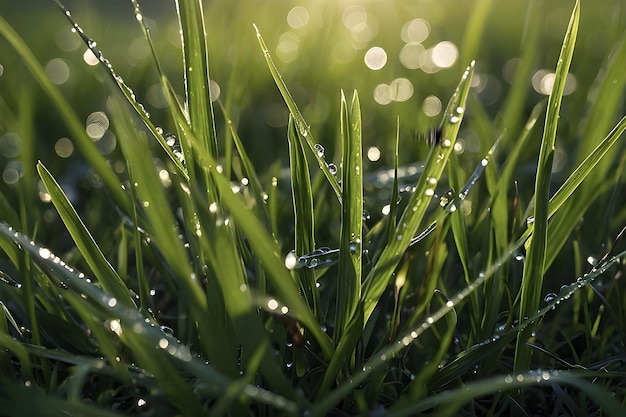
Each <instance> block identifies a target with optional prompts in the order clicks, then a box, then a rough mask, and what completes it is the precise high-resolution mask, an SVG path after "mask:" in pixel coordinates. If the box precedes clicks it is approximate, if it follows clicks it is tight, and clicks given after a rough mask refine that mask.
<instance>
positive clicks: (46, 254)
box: [39, 248, 52, 259]
mask: <svg viewBox="0 0 626 417" xmlns="http://www.w3.org/2000/svg"><path fill="white" fill-rule="evenodd" d="M39 256H40V257H41V258H42V259H50V257H51V256H52V252H50V249H48V248H39Z"/></svg>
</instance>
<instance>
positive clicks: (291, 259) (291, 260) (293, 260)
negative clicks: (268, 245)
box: [285, 250, 298, 270]
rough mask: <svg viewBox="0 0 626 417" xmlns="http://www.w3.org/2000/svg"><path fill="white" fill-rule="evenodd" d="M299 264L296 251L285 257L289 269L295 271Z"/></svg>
mask: <svg viewBox="0 0 626 417" xmlns="http://www.w3.org/2000/svg"><path fill="white" fill-rule="evenodd" d="M297 264H298V258H297V257H296V251H295V250H292V251H290V252H289V253H288V254H287V256H285V266H286V267H287V269H289V270H291V269H294V268H295V267H296V265H297Z"/></svg>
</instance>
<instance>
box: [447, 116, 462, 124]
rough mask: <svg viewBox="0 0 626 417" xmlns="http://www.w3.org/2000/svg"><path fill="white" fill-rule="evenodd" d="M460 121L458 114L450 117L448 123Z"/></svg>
mask: <svg viewBox="0 0 626 417" xmlns="http://www.w3.org/2000/svg"><path fill="white" fill-rule="evenodd" d="M460 121H461V118H460V117H459V116H452V117H450V123H459V122H460Z"/></svg>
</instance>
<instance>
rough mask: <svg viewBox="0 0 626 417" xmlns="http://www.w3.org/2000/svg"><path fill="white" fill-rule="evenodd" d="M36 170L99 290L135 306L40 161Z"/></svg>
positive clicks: (117, 276) (124, 286)
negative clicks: (102, 289)
mask: <svg viewBox="0 0 626 417" xmlns="http://www.w3.org/2000/svg"><path fill="white" fill-rule="evenodd" d="M37 171H38V172H39V176H40V177H41V180H42V181H43V183H44V184H45V186H46V189H47V190H48V194H50V197H51V199H52V203H53V204H54V207H56V209H57V211H58V212H59V215H60V216H61V219H62V220H63V223H65V227H67V230H68V231H69V232H70V235H71V236H72V239H74V243H76V247H77V248H78V250H79V251H80V253H81V254H82V255H83V257H84V258H85V261H87V264H88V265H89V268H91V271H92V272H93V273H94V275H95V276H96V277H97V278H98V281H99V282H100V284H101V285H102V287H103V288H104V289H105V290H106V291H108V292H109V293H111V294H113V296H115V297H116V298H117V300H118V301H119V302H120V303H122V304H124V305H125V306H126V307H135V304H134V302H133V300H132V298H131V296H130V292H129V291H128V287H127V286H126V284H125V283H124V281H122V278H120V276H119V275H118V274H117V272H116V271H115V269H114V268H113V266H111V264H110V263H109V261H108V260H107V259H106V258H105V257H104V254H103V253H102V251H101V250H100V248H99V247H98V244H97V243H96V241H95V240H94V238H93V237H92V236H91V233H89V230H87V227H86V226H85V224H84V223H83V221H82V220H81V219H80V217H78V213H76V210H75V209H74V207H72V204H71V203H70V201H69V199H68V198H67V196H66V195H65V193H64V192H63V190H62V189H61V187H60V186H59V184H58V183H57V182H56V180H55V179H54V177H53V176H52V174H50V172H49V171H48V169H47V168H46V167H45V166H44V165H43V164H42V163H41V162H39V163H38V164H37Z"/></svg>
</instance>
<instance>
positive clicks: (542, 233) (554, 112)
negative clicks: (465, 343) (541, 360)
mask: <svg viewBox="0 0 626 417" xmlns="http://www.w3.org/2000/svg"><path fill="white" fill-rule="evenodd" d="M579 19H580V3H579V2H578V1H577V2H576V5H575V6H574V10H573V12H572V17H571V19H570V23H569V26H568V28H567V32H566V34H565V39H564V41H563V47H562V49H561V54H560V56H559V60H558V64H557V67H556V74H555V79H554V87H553V89H552V92H551V93H550V97H549V99H548V110H547V115H546V122H545V127H544V135H543V139H542V142H541V149H540V151H539V162H538V166H537V176H536V180H535V206H534V213H533V219H534V222H533V224H532V229H533V230H532V237H531V239H530V241H529V242H527V254H528V255H527V258H526V263H525V264H524V274H523V276H522V288H521V290H520V291H521V299H520V317H528V316H529V315H530V314H532V313H533V312H535V311H536V310H537V307H538V305H539V301H540V299H541V291H542V284H543V273H544V266H545V260H546V246H547V233H548V217H549V209H548V202H549V197H550V177H551V172H552V161H553V158H554V143H555V140H556V131H557V127H558V121H559V111H560V108H561V101H562V99H563V90H564V89H565V80H566V78H567V73H568V71H569V66H570V63H571V61H572V56H573V54H574V45H575V44H576V35H577V33H578V21H579ZM530 332H532V329H528V330H526V331H524V332H522V333H520V335H519V337H518V339H517V347H516V353H515V369H516V370H523V369H528V365H529V363H530V353H531V351H530V350H529V349H528V347H527V346H526V339H527V338H528V337H529V335H530Z"/></svg>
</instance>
